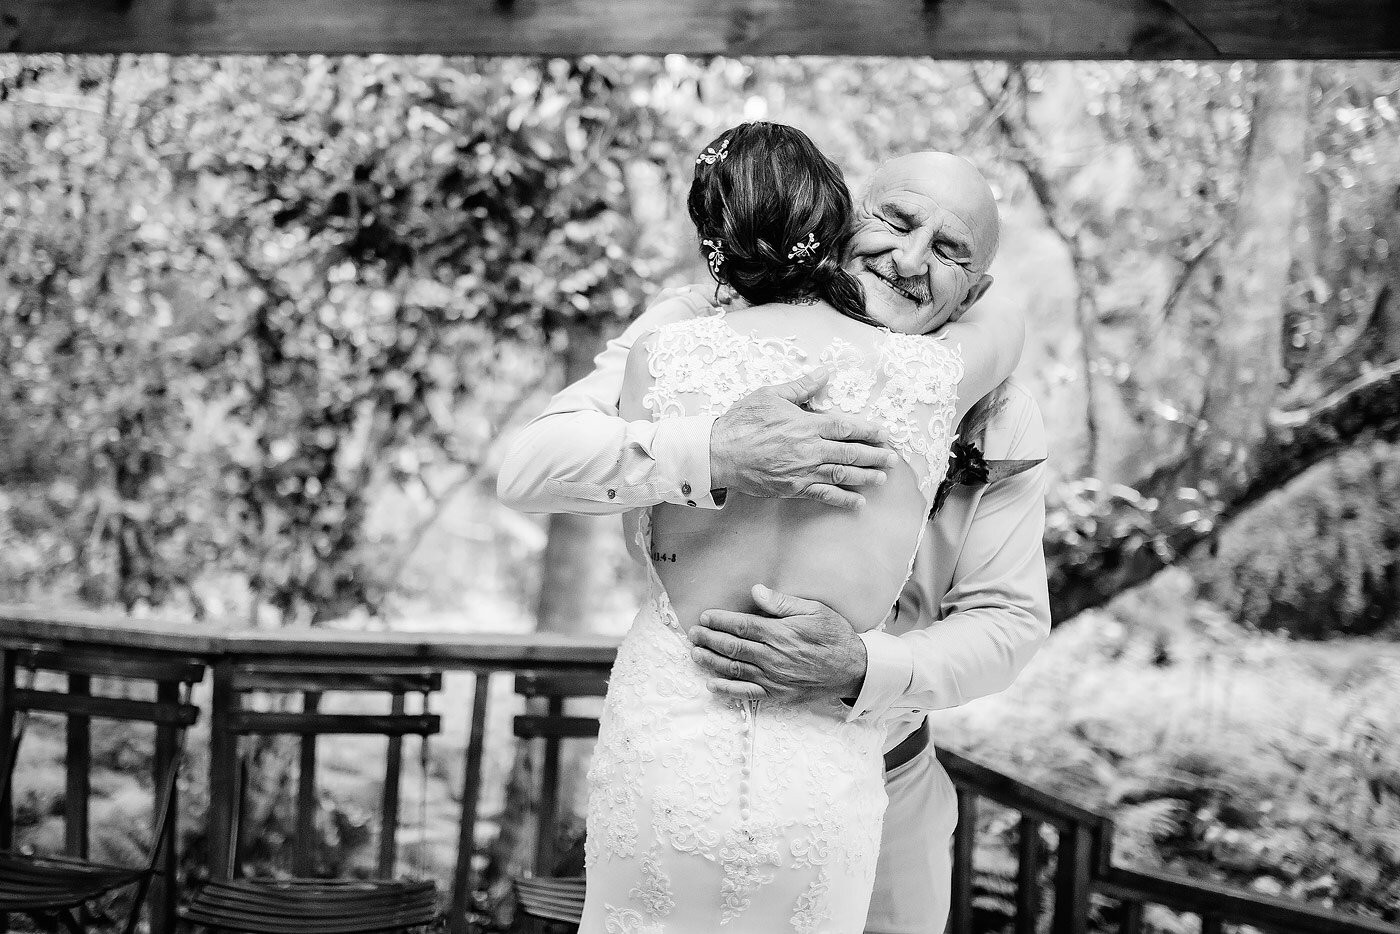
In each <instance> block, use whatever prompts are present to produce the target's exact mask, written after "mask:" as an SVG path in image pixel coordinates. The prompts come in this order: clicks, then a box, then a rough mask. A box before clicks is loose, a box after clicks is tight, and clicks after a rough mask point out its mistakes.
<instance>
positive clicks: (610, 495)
mask: <svg viewBox="0 0 1400 934" xmlns="http://www.w3.org/2000/svg"><path fill="white" fill-rule="evenodd" d="M608 499H617V490H608Z"/></svg>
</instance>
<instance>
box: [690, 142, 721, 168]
mask: <svg viewBox="0 0 1400 934" xmlns="http://www.w3.org/2000/svg"><path fill="white" fill-rule="evenodd" d="M728 158H729V137H727V136H726V137H725V138H724V139H722V140H720V141H719V148H718V149H714V148H712V147H710V146H706V147H705V151H704V152H702V153H700V155H699V156H697V157H696V159H695V164H696V165H699V164H700V163H702V162H703V163H705V164H706V165H714V164H715V163H716V162H723V161H724V160H725V159H728Z"/></svg>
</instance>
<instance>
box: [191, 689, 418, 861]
mask: <svg viewBox="0 0 1400 934" xmlns="http://www.w3.org/2000/svg"><path fill="white" fill-rule="evenodd" d="M230 690H231V698H230V701H231V704H230V707H231V709H230V711H229V713H228V716H227V717H226V718H224V722H223V723H221V724H216V729H224V730H227V731H229V732H230V733H231V734H233V737H232V738H233V742H234V743H235V744H236V743H237V740H238V738H239V737H242V736H247V735H254V734H257V735H294V736H297V737H299V746H300V749H299V753H300V766H299V769H298V777H297V800H296V807H297V811H296V813H297V827H296V830H297V832H296V835H295V838H294V839H293V842H292V871H293V873H294V874H295V875H297V876H302V877H311V876H314V875H316V874H317V867H316V862H317V853H316V846H315V840H316V826H315V816H316V813H317V811H318V810H319V806H318V796H317V788H316V762H317V743H316V740H317V737H320V736H328V735H337V734H339V735H361V736H363V735H371V736H384V737H387V738H388V753H387V755H386V757H385V760H386V761H385V770H384V782H383V792H382V795H381V799H380V815H381V820H380V828H379V852H378V860H377V871H378V875H379V876H380V878H384V879H388V878H391V877H392V876H393V874H394V867H395V865H396V863H397V861H398V840H397V838H398V827H399V797H400V795H399V791H400V785H401V780H402V771H403V738H404V736H406V735H416V736H418V737H419V738H420V744H425V743H426V741H427V737H429V736H431V735H432V734H434V733H437V732H439V731H440V730H441V728H442V718H441V717H439V716H438V715H436V714H433V713H431V712H430V704H429V698H430V696H431V695H432V694H434V693H436V692H438V691H440V690H442V673H441V672H438V671H433V670H431V669H428V668H423V667H418V666H404V667H402V668H392V667H391V668H385V667H383V666H376V667H375V668H373V669H356V668H355V667H354V666H353V665H349V664H347V665H344V666H338V665H334V664H324V665H318V666H314V667H308V666H307V665H305V664H299V665H296V666H286V665H278V664H277V663H276V662H275V661H267V662H263V661H259V662H250V663H244V664H239V665H236V666H234V668H233V670H232V674H231V679H230ZM326 693H335V694H339V693H351V694H366V693H370V694H373V693H378V694H387V695H389V712H388V713H330V712H326V711H323V710H322V709H321V701H322V695H323V694H326ZM409 694H419V695H421V696H422V706H421V709H420V711H419V712H417V713H410V712H408V705H407V702H406V698H407V695H409ZM258 695H262V696H266V695H276V696H280V697H283V698H299V699H300V703H299V706H300V708H301V709H300V710H295V711H292V710H261V709H256V708H254V707H253V706H251V705H249V704H248V703H245V701H249V700H251V699H252V698H253V697H255V696H258ZM419 752H420V756H421V757H422V761H421V762H420V765H421V766H422V767H424V768H426V756H427V747H426V745H420V747H419ZM238 759H239V763H240V765H239V782H238V786H239V787H238V792H237V794H236V796H235V804H234V809H233V815H232V817H233V821H234V824H233V827H231V828H230V832H229V834H228V837H227V839H228V841H229V848H230V851H231V852H230V853H229V863H228V865H229V866H230V867H231V868H232V870H233V872H234V873H235V874H237V871H238V850H239V837H240V833H239V824H240V823H241V814H242V810H243V797H244V786H245V785H246V779H247V774H248V769H249V764H248V763H247V761H246V760H245V759H244V758H243V757H238Z"/></svg>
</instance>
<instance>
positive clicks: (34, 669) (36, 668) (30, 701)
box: [0, 648, 205, 863]
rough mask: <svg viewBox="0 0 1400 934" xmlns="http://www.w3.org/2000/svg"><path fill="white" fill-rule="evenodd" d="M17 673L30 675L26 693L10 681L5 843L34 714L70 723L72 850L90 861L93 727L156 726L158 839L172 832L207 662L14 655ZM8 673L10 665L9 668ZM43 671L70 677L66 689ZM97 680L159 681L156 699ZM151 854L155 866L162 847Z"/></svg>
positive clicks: (68, 833) (0, 784)
mask: <svg viewBox="0 0 1400 934" xmlns="http://www.w3.org/2000/svg"><path fill="white" fill-rule="evenodd" d="M8 654H9V655H10V659H11V664H12V665H13V669H10V670H12V671H13V670H25V671H27V672H29V675H30V676H29V678H28V682H29V683H28V685H27V686H25V687H21V686H20V684H19V678H18V677H17V675H13V674H12V675H10V676H9V677H7V678H6V683H5V690H4V703H3V706H4V709H5V711H6V715H7V718H13V726H12V728H11V731H10V742H9V743H8V744H7V745H6V748H5V762H4V773H3V776H0V801H3V802H4V804H5V807H4V817H5V825H6V826H5V831H6V833H5V835H4V836H5V839H4V841H3V844H4V845H6V846H7V845H9V842H10V841H9V833H8V831H9V829H10V824H9V822H10V819H11V815H10V808H9V792H10V787H11V782H12V780H13V775H14V770H15V765H16V763H17V762H18V759H19V749H20V745H21V743H22V741H23V738H24V731H25V727H26V725H27V722H28V719H29V715H30V714H31V713H36V712H37V713H52V714H57V715H60V716H62V717H64V719H65V721H66V727H67V729H66V731H65V732H66V734H67V757H66V762H65V772H66V776H67V778H66V782H67V785H66V795H65V799H64V823H65V843H66V851H67V853H68V855H70V856H77V857H86V856H87V849H88V840H87V836H88V820H87V819H88V795H89V793H90V791H91V772H90V765H91V733H90V729H91V721H92V720H93V719H109V720H124V721H128V722H140V723H151V724H154V725H155V727H156V746H157V749H156V756H155V771H156V775H155V786H156V788H157V789H158V791H157V798H156V800H157V837H156V839H157V841H159V840H160V839H161V832H162V831H163V829H164V828H165V826H166V822H167V819H168V817H169V811H170V808H171V805H172V799H173V796H174V786H175V773H176V771H177V770H178V767H179V763H178V760H179V757H180V756H181V754H182V750H183V745H184V743H183V740H184V732H185V730H186V729H187V728H188V727H190V726H191V725H193V724H194V723H195V721H196V720H198V719H199V708H197V707H196V706H195V705H194V704H192V703H191V702H190V693H191V690H192V688H193V686H194V685H195V684H198V683H199V682H200V681H201V680H203V678H204V667H205V666H204V663H203V662H201V661H198V660H196V659H191V658H183V657H178V656H175V657H154V656H152V657H128V656H122V657H117V656H113V655H108V654H105V653H103V652H101V651H100V650H92V649H65V650H64V651H62V652H57V651H53V650H49V649H39V648H33V649H12V650H10V651H9V653H8ZM7 668H9V666H8V665H7ZM40 672H51V673H55V674H59V675H63V676H65V677H64V679H63V681H64V683H63V686H62V687H60V686H59V685H58V684H55V683H43V682H42V681H41V679H40V677H39V673H40ZM93 678H101V679H111V680H113V681H115V682H119V683H123V684H126V685H127V686H128V687H130V686H131V685H132V684H133V683H140V682H147V683H154V686H155V691H154V698H153V699H150V700H140V699H136V698H132V697H125V696H107V695H103V694H94V693H93V691H92V680H93ZM157 848H158V847H153V848H152V853H151V860H152V862H153V863H154V860H155V858H156V853H155V851H156V849H157Z"/></svg>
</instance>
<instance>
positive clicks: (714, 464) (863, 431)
mask: <svg viewBox="0 0 1400 934" xmlns="http://www.w3.org/2000/svg"><path fill="white" fill-rule="evenodd" d="M828 375H829V374H828V373H827V372H826V371H825V370H824V369H819V370H816V371H815V372H813V373H809V374H808V375H806V376H803V377H801V378H800V379H795V380H793V381H792V382H789V383H783V384H782V385H780V386H770V387H767V388H764V389H759V390H756V391H755V392H752V393H750V394H749V395H747V396H745V397H744V398H742V399H740V400H739V401H738V402H736V403H734V405H732V406H730V408H729V410H728V411H726V412H725V413H724V414H723V415H721V416H720V417H719V418H718V419H717V420H716V421H715V425H714V429H713V430H712V431H711V433H710V485H711V486H712V487H714V488H715V489H716V490H732V491H734V492H738V493H746V494H748V495H750V496H765V497H785V498H789V499H791V498H803V499H815V500H818V501H820V502H823V503H827V504H828V505H831V506H839V507H843V508H846V509H856V508H859V507H860V506H861V505H862V504H863V503H864V502H865V497H863V496H861V495H860V494H859V493H857V492H855V488H859V487H862V486H869V485H877V486H878V485H879V484H881V483H884V482H885V471H886V470H889V469H891V468H893V467H894V465H895V464H896V462H897V460H898V458H897V455H896V454H895V453H894V452H893V451H891V450H889V449H887V448H882V447H879V445H880V444H881V443H882V442H884V440H885V433H884V432H883V431H882V430H880V429H879V428H876V427H875V426H873V425H871V424H869V423H868V422H865V421H862V420H860V419H855V418H850V417H848V416H845V415H840V414H836V413H821V414H818V413H814V412H809V411H808V410H806V409H804V408H802V407H801V406H802V403H804V402H806V401H807V400H809V399H811V398H812V396H814V395H815V394H816V393H817V392H818V391H819V390H820V389H821V388H822V387H823V386H824V385H826V381H827V378H828Z"/></svg>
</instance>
